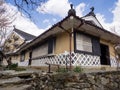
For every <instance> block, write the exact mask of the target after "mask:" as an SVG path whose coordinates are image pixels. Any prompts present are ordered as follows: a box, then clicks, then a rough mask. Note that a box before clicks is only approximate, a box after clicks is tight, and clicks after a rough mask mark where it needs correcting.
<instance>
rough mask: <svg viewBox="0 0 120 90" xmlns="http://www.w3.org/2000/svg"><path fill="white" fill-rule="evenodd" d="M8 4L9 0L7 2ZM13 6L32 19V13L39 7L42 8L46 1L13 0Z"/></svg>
mask: <svg viewBox="0 0 120 90" xmlns="http://www.w3.org/2000/svg"><path fill="white" fill-rule="evenodd" d="M5 1H6V2H7V1H8V2H9V0H5ZM11 1H13V4H14V5H15V6H16V7H17V8H18V10H19V11H20V12H21V11H22V12H24V13H26V15H27V16H28V17H29V18H30V19H31V18H32V17H31V12H32V11H34V10H36V8H37V7H38V6H40V5H41V4H42V3H43V2H45V0H11Z"/></svg>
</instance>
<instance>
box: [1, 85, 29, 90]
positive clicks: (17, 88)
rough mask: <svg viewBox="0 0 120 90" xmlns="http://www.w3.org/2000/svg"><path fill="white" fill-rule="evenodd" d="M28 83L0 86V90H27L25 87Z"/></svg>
mask: <svg viewBox="0 0 120 90" xmlns="http://www.w3.org/2000/svg"><path fill="white" fill-rule="evenodd" d="M29 87H30V85H25V84H21V85H9V86H7V87H0V90H27V88H29Z"/></svg>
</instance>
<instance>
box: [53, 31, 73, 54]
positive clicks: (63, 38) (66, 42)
mask: <svg viewBox="0 0 120 90" xmlns="http://www.w3.org/2000/svg"><path fill="white" fill-rule="evenodd" d="M71 43H72V49H71V50H72V51H73V50H74V48H73V47H74V44H73V36H72V40H71ZM69 47H70V36H69V34H68V33H65V32H62V33H60V34H58V35H57V36H56V44H55V49H54V53H55V54H60V53H65V51H68V52H69V51H70V48H69Z"/></svg>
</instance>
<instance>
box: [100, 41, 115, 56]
mask: <svg viewBox="0 0 120 90" xmlns="http://www.w3.org/2000/svg"><path fill="white" fill-rule="evenodd" d="M100 43H102V44H105V45H108V46H109V52H110V57H115V50H114V44H112V43H110V42H108V41H106V40H103V39H101V40H100Z"/></svg>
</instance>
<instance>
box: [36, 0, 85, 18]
mask: <svg viewBox="0 0 120 90" xmlns="http://www.w3.org/2000/svg"><path fill="white" fill-rule="evenodd" d="M70 4H71V3H70V2H69V1H68V0H48V1H47V2H45V3H42V5H41V6H40V7H38V8H37V11H38V12H39V13H44V14H51V15H58V16H60V17H65V16H67V13H68V11H69V9H70ZM84 8H85V3H80V4H79V5H77V6H76V7H75V10H76V14H77V15H78V16H82V15H83V11H84Z"/></svg>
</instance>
